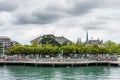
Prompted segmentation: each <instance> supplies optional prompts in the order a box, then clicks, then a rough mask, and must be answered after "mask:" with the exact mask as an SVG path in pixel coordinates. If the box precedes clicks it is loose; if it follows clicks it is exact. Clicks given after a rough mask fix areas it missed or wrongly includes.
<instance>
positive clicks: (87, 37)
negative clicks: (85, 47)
mask: <svg viewBox="0 0 120 80" xmlns="http://www.w3.org/2000/svg"><path fill="white" fill-rule="evenodd" d="M86 44H88V30H87V33H86Z"/></svg>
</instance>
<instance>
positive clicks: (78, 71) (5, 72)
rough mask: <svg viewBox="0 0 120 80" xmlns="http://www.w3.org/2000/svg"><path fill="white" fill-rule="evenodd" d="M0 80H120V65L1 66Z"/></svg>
mask: <svg viewBox="0 0 120 80" xmlns="http://www.w3.org/2000/svg"><path fill="white" fill-rule="evenodd" d="M0 80H120V67H105V66H99V67H98V66H94V67H73V68H66V67H64V68H63V67H62V68H52V67H48V68H47V67H28V66H26V67H24V66H7V67H2V66H1V67H0Z"/></svg>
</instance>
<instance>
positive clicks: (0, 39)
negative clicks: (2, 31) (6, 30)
mask: <svg viewBox="0 0 120 80" xmlns="http://www.w3.org/2000/svg"><path fill="white" fill-rule="evenodd" d="M17 44H20V43H18V42H16V41H13V40H11V39H10V38H9V37H7V36H0V45H1V46H2V48H3V47H4V49H5V50H8V49H9V48H10V47H11V46H13V45H17Z"/></svg>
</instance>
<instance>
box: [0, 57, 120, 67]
mask: <svg viewBox="0 0 120 80" xmlns="http://www.w3.org/2000/svg"><path fill="white" fill-rule="evenodd" d="M0 65H23V66H44V67H65V66H69V67H76V66H120V61H95V60H94V61H93V60H91V61H90V60H82V59H58V58H55V59H47V58H42V59H26V60H25V59H23V60H16V61H15V60H14V61H3V60H1V61H0Z"/></svg>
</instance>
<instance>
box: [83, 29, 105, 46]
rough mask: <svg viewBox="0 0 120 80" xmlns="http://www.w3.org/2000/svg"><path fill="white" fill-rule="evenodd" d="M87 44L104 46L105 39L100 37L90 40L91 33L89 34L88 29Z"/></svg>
mask: <svg viewBox="0 0 120 80" xmlns="http://www.w3.org/2000/svg"><path fill="white" fill-rule="evenodd" d="M85 44H86V45H94V46H103V40H99V39H96V40H95V39H91V40H89V35H88V31H87V33H86V41H85Z"/></svg>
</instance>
